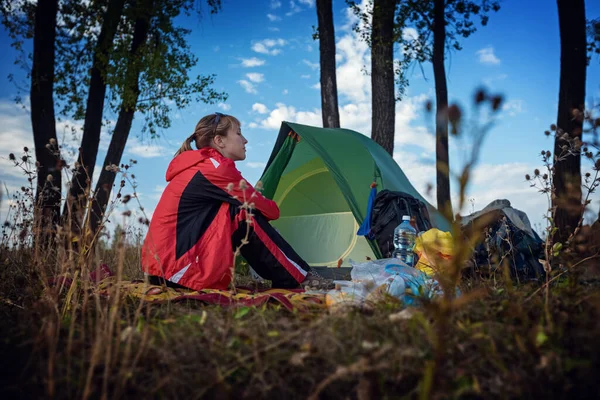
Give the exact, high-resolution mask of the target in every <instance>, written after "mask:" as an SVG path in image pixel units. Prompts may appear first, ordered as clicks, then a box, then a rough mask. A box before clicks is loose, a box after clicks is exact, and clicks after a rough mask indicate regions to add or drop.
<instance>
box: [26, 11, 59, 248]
mask: <svg viewBox="0 0 600 400" xmlns="http://www.w3.org/2000/svg"><path fill="white" fill-rule="evenodd" d="M57 15H58V0H39V1H38V3H37V7H36V10H35V26H34V34H33V65H32V69H31V92H30V101H31V128H32V131H33V141H34V145H35V158H36V161H37V163H38V168H37V188H36V195H35V201H36V211H35V216H36V218H35V219H36V225H37V229H39V230H40V231H39V232H40V233H41V236H40V237H39V239H40V242H39V243H40V244H43V245H47V244H49V239H50V237H51V236H50V235H51V234H52V232H53V231H54V229H55V227H56V225H57V224H58V222H59V216H60V201H61V187H62V186H61V171H60V170H61V167H62V165H61V160H60V154H59V148H58V142H57V141H56V121H55V118H54V98H53V93H54V48H55V39H56V19H57Z"/></svg>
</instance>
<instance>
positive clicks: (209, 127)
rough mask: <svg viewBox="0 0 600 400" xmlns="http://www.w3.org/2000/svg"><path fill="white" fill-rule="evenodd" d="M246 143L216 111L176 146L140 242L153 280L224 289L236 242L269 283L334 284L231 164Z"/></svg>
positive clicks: (322, 286)
mask: <svg viewBox="0 0 600 400" xmlns="http://www.w3.org/2000/svg"><path fill="white" fill-rule="evenodd" d="M192 143H195V145H196V147H197V149H198V150H193V149H192ZM246 143H248V141H247V140H246V139H245V138H244V136H242V132H241V129H240V122H239V121H238V120H237V119H236V118H235V117H232V116H230V115H224V114H221V113H214V114H210V115H207V116H205V117H204V118H202V119H201V120H200V122H198V124H197V125H196V129H195V131H194V133H193V134H192V135H191V136H190V137H189V138H187V139H186V140H185V142H184V143H183V145H182V146H181V148H180V149H179V151H177V153H176V154H175V157H174V158H173V160H172V161H171V163H170V165H169V168H168V169H167V176H166V178H167V182H168V185H167V187H166V188H165V190H164V192H163V194H162V196H161V198H160V201H159V202H158V205H157V206H156V210H155V211H154V215H153V217H152V221H151V223H150V229H149V231H148V234H147V235H146V239H145V241H144V246H143V249H142V268H143V270H144V272H145V273H146V274H147V275H149V279H150V282H151V283H165V284H167V285H168V286H176V287H187V288H190V289H194V290H201V289H226V288H227V287H228V286H229V284H230V283H231V280H232V272H233V270H232V268H233V265H234V252H235V250H236V249H237V248H238V247H239V246H240V245H241V248H240V253H241V255H242V256H243V257H244V258H245V259H246V261H248V263H249V264H250V265H251V266H252V268H253V269H254V270H255V271H256V272H257V273H258V274H259V275H260V276H261V277H263V278H264V279H268V280H271V281H272V283H273V287H275V288H298V287H310V288H317V289H328V288H331V287H333V282H332V281H331V280H329V279H324V278H323V277H321V276H319V275H318V274H316V273H315V272H314V271H311V269H310V267H309V266H308V264H307V263H306V262H305V261H304V260H303V259H302V258H301V257H300V256H299V255H298V254H297V253H296V252H295V251H294V249H292V247H291V246H290V245H289V244H288V243H287V242H286V241H285V240H284V239H283V238H282V237H281V235H279V233H278V232H277V231H276V230H275V229H274V228H273V227H272V226H271V225H270V224H269V221H270V220H275V219H277V218H279V208H278V207H277V204H275V202H274V201H272V200H269V199H267V198H265V197H264V196H263V195H262V194H260V192H259V191H257V190H255V189H254V188H253V187H252V186H251V185H250V184H249V183H248V182H247V181H246V180H245V179H244V178H243V177H242V175H241V173H240V172H239V171H238V170H237V168H236V166H235V161H241V160H244V159H245V158H246Z"/></svg>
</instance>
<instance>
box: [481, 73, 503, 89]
mask: <svg viewBox="0 0 600 400" xmlns="http://www.w3.org/2000/svg"><path fill="white" fill-rule="evenodd" d="M506 78H508V75H507V74H499V75H494V76H490V77H488V78H484V79H483V83H485V84H486V85H487V86H492V85H493V84H494V82H499V81H503V80H505V79H506Z"/></svg>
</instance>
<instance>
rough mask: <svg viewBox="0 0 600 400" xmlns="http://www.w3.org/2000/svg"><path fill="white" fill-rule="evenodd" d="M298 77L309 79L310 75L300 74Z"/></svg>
mask: <svg viewBox="0 0 600 400" xmlns="http://www.w3.org/2000/svg"><path fill="white" fill-rule="evenodd" d="M300 78H302V79H310V75H300Z"/></svg>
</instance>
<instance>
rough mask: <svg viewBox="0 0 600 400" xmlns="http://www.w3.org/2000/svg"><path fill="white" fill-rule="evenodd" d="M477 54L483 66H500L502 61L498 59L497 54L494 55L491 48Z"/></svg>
mask: <svg viewBox="0 0 600 400" xmlns="http://www.w3.org/2000/svg"><path fill="white" fill-rule="evenodd" d="M476 54H477V55H478V56H479V62H480V63H482V64H489V65H495V64H500V59H499V58H498V57H496V54H494V48H493V47H491V46H490V47H485V48H483V49H481V50H478V51H477V53H476Z"/></svg>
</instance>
